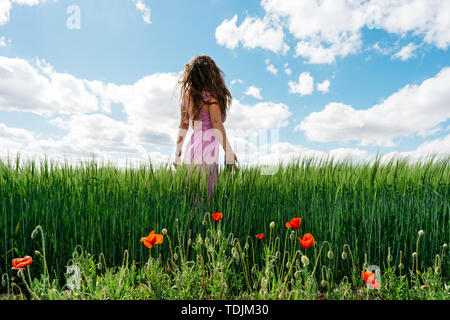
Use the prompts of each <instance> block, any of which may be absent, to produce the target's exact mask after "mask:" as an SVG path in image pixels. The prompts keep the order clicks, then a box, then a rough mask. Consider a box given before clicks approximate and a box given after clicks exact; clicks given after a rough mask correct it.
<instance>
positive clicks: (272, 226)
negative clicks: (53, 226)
mask: <svg viewBox="0 0 450 320" xmlns="http://www.w3.org/2000/svg"><path fill="white" fill-rule="evenodd" d="M269 227H270V229H273V228H275V221H272V222H271V223H270V225H269Z"/></svg>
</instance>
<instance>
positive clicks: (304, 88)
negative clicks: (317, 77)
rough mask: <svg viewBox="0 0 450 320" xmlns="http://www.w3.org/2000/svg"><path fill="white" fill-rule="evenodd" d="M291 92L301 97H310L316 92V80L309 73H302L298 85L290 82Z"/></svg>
mask: <svg viewBox="0 0 450 320" xmlns="http://www.w3.org/2000/svg"><path fill="white" fill-rule="evenodd" d="M289 92H290V93H298V94H300V95H301V96H306V95H310V94H312V93H313V92H314V78H313V77H311V75H310V74H309V72H302V73H301V74H300V76H299V77H298V83H296V82H294V81H289Z"/></svg>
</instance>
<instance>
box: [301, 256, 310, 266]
mask: <svg viewBox="0 0 450 320" xmlns="http://www.w3.org/2000/svg"><path fill="white" fill-rule="evenodd" d="M301 260H302V264H303V266H304V267H306V266H307V265H308V264H309V259H308V257H307V256H302V259H301Z"/></svg>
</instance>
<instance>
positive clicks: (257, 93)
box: [244, 86, 262, 100]
mask: <svg viewBox="0 0 450 320" xmlns="http://www.w3.org/2000/svg"><path fill="white" fill-rule="evenodd" d="M244 95H246V96H252V97H254V98H255V99H258V100H262V96H261V89H260V88H257V87H255V86H250V87H248V89H247V91H245V93H244Z"/></svg>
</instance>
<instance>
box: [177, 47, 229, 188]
mask: <svg viewBox="0 0 450 320" xmlns="http://www.w3.org/2000/svg"><path fill="white" fill-rule="evenodd" d="M178 84H179V85H180V87H181V95H180V96H181V104H180V105H181V120H180V125H179V130H178V139H177V147H176V151H175V161H174V163H173V164H174V166H175V167H177V166H178V165H180V164H181V163H182V162H183V164H186V165H189V166H191V167H194V168H201V169H202V172H203V173H206V174H207V177H208V196H209V197H211V195H212V190H213V188H214V186H215V184H216V182H217V173H218V163H219V144H220V145H221V146H222V148H223V150H224V151H225V164H230V165H233V167H234V168H236V162H237V157H236V154H235V153H234V152H233V149H232V148H231V145H230V143H229V141H228V139H227V134H226V131H225V127H224V126H223V122H225V119H226V117H227V112H228V110H229V108H230V105H231V99H232V96H231V93H230V91H229V90H228V89H227V87H226V85H225V81H224V79H223V72H222V70H220V69H219V68H218V67H217V65H216V63H215V62H214V60H213V59H211V58H210V57H209V56H206V55H197V56H195V57H194V58H193V59H192V60H191V61H190V62H189V63H188V64H186V66H185V69H184V72H183V74H182V76H181V79H180V81H179V82H178ZM189 127H191V128H192V129H193V133H192V135H191V138H190V140H189V142H188V143H187V145H186V148H185V151H184V152H185V153H184V159H183V161H181V155H182V150H183V143H184V139H185V137H186V134H187V131H188V129H189Z"/></svg>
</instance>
